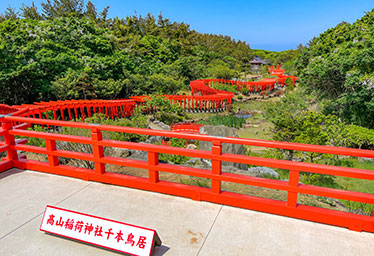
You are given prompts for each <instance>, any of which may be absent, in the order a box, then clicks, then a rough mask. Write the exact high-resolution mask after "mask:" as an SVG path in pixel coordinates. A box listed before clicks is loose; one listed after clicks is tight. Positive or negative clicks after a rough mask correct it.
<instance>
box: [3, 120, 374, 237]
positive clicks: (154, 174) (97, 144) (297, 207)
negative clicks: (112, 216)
mask: <svg viewBox="0 0 374 256" xmlns="http://www.w3.org/2000/svg"><path fill="white" fill-rule="evenodd" d="M1 121H2V132H1V133H2V135H3V136H4V138H5V141H4V142H3V143H1V144H0V151H6V152H7V154H8V156H7V158H6V160H5V161H3V162H0V171H4V170H6V169H9V168H11V167H17V168H21V169H30V170H35V171H41V172H47V173H55V174H60V175H64V176H70V177H76V178H81V179H85V180H92V181H98V182H104V183H109V184H115V185H121V186H127V187H133V188H139V189H144V190H149V191H156V192H161V193H166V194H172V195H177V196H183V197H190V198H193V199H195V200H204V201H210V202H215V203H220V204H227V205H232V206H237V207H242V208H247V209H254V210H259V211H264V212H269V213H275V214H279V215H285V216H290V217H294V218H300V219H305V220H311V221H316V222H321V223H327V224H332V225H337V226H342V227H348V228H349V229H352V230H357V231H362V230H363V231H369V232H374V217H372V216H365V215H358V214H353V213H347V212H340V211H335V210H328V209H323V208H318V207H312V206H307V205H301V204H298V203H297V198H298V195H299V194H300V193H302V194H311V195H317V196H325V197H333V198H337V199H343V200H350V201H357V202H361V203H369V204H374V195H373V194H368V193H360V192H354V191H346V190H339V189H331V188H324V187H317V186H311V185H304V184H300V183H299V173H300V171H302V172H311V173H320V174H328V175H338V176H343V177H350V178H359V179H367V180H374V172H373V171H371V170H363V169H356V168H347V167H338V166H330V165H322V164H312V163H303V162H293V161H287V160H277V159H269V158H263V157H252V156H245V155H237V154H231V153H222V144H223V143H234V144H242V145H251V146H262V147H271V148H281V149H289V150H301V151H308V152H318V153H328V154H335V155H346V156H357V157H369V158H374V151H372V150H361V149H350V148H341V147H330V146H317V145H306V144H299V143H285V142H277V141H266V140H255V139H243V138H231V137H217V136H210V135H203V134H191V133H181V132H173V131H158V130H150V129H140V128H131V127H118V126H110V125H96V124H95V125H92V124H88V123H77V122H67V121H56V120H47V119H38V118H28V117H18V116H5V117H3V118H2V120H1ZM13 123H20V124H22V123H27V124H30V125H31V124H32V125H35V124H39V125H46V126H48V125H49V126H52V125H53V126H59V127H75V128H77V129H88V130H90V131H91V137H82V136H72V135H64V134H55V133H51V132H49V131H48V132H35V131H30V130H24V129H20V128H17V127H14V126H13ZM103 131H112V132H122V133H135V134H143V135H152V136H161V137H175V138H183V139H191V140H203V141H210V142H211V143H212V145H213V146H212V150H211V151H205V150H193V149H184V148H175V147H170V146H165V145H152V144H144V143H134V142H126V141H114V140H106V139H103V138H102V132H103ZM15 136H25V137H35V138H40V139H44V140H45V141H46V147H35V146H30V145H24V144H17V142H16V140H15ZM56 141H68V142H74V143H83V144H88V145H91V146H92V148H93V153H92V154H91V153H81V152H73V151H66V150H61V149H57V147H56ZM104 147H115V148H127V149H133V150H142V151H146V152H148V161H141V160H132V159H126V158H119V157H111V156H106V155H105V154H104V150H103V148H104ZM17 151H26V152H33V153H39V154H45V155H47V156H48V162H47V163H46V162H41V161H35V160H30V159H24V158H20V157H19V155H18V153H17ZM160 153H163V154H174V155H184V156H188V157H198V158H205V159H210V160H211V161H212V169H211V170H204V169H199V168H192V167H184V166H178V165H171V164H163V163H159V162H158V156H159V154H160ZM59 157H67V158H73V159H80V160H86V161H92V162H94V163H95V167H94V170H90V169H84V168H79V167H71V166H66V165H62V164H60V163H59V161H58V158H59ZM222 162H235V163H242V164H251V165H261V166H267V167H272V168H281V169H288V170H289V171H290V176H289V181H280V180H271V179H265V178H258V177H251V176H246V175H240V174H233V173H222ZM105 164H114V165H120V166H129V167H136V168H143V169H148V173H149V177H148V178H142V177H133V176H128V175H123V174H115V173H108V172H106V170H105ZM160 172H170V173H176V174H182V175H189V176H194V177H201V178H206V179H210V180H211V187H210V188H203V187H196V186H191V185H186V184H178V183H173V182H168V181H162V180H160V178H159V173H160ZM222 182H232V183H237V184H245V185H251V186H259V187H264V188H270V189H277V190H283V191H286V192H287V194H288V196H287V201H286V202H284V201H279V200H272V199H266V198H259V197H254V196H248V195H244V194H239V193H232V192H227V191H222V189H221V185H222Z"/></svg>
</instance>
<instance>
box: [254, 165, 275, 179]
mask: <svg viewBox="0 0 374 256" xmlns="http://www.w3.org/2000/svg"><path fill="white" fill-rule="evenodd" d="M248 172H249V173H250V174H252V175H254V176H256V177H262V176H268V175H270V176H272V177H274V178H276V179H279V177H280V176H279V174H278V173H277V172H276V171H274V170H273V169H271V168H268V167H251V168H248Z"/></svg>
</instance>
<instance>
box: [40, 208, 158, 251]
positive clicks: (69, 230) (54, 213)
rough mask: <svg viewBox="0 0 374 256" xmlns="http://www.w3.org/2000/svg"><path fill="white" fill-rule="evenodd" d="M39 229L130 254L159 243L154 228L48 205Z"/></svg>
mask: <svg viewBox="0 0 374 256" xmlns="http://www.w3.org/2000/svg"><path fill="white" fill-rule="evenodd" d="M40 230H41V231H45V232H49V233H53V234H57V235H61V236H64V237H68V238H72V239H75V240H79V241H83V242H87V243H90V244H94V245H98V246H102V247H105V248H108V249H112V250H116V251H120V252H125V253H129V254H133V255H150V254H151V252H152V249H153V247H154V241H155V240H156V245H160V244H161V241H160V240H159V238H158V236H157V233H156V231H155V230H152V229H147V228H142V227H138V226H133V225H130V224H126V223H122V222H117V221H113V220H108V219H104V218H100V217H95V216H91V215H87V214H83V213H78V212H73V211H69V210H64V209H61V208H56V207H53V206H47V207H46V209H45V212H44V216H43V220H42V224H41V225H40Z"/></svg>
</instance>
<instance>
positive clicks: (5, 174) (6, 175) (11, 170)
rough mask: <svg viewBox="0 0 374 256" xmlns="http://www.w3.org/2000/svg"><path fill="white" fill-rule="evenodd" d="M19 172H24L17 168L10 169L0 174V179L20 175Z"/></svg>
mask: <svg viewBox="0 0 374 256" xmlns="http://www.w3.org/2000/svg"><path fill="white" fill-rule="evenodd" d="M21 172H24V170H20V169H17V168H10V169H9V170H6V171H3V172H1V173H0V179H3V178H6V177H8V176H10V175H13V174H17V173H21Z"/></svg>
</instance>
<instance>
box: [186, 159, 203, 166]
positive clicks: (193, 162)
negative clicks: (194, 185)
mask: <svg viewBox="0 0 374 256" xmlns="http://www.w3.org/2000/svg"><path fill="white" fill-rule="evenodd" d="M197 164H200V158H191V159H189V160H188V161H186V162H185V163H184V164H183V165H186V166H194V165H197Z"/></svg>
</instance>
